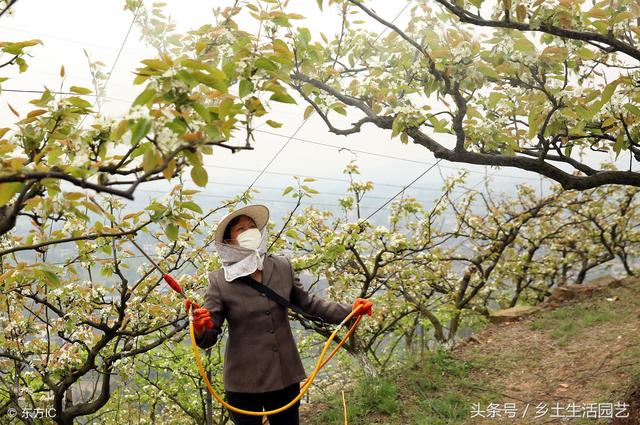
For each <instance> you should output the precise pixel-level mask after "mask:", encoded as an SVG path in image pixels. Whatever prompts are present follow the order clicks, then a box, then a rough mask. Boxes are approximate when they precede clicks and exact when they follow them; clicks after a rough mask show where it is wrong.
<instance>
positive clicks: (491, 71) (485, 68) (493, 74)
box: [476, 63, 500, 79]
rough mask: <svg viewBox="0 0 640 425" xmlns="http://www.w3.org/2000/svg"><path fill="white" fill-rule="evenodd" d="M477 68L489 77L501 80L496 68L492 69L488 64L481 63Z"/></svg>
mask: <svg viewBox="0 0 640 425" xmlns="http://www.w3.org/2000/svg"><path fill="white" fill-rule="evenodd" d="M476 68H477V69H478V71H480V72H482V73H483V74H484V75H486V76H487V77H490V78H495V79H498V78H500V74H498V72H497V71H496V70H495V69H494V68H492V67H490V66H489V65H487V64H484V63H479V64H477V65H476Z"/></svg>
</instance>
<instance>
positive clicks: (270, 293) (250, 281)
mask: <svg viewBox="0 0 640 425" xmlns="http://www.w3.org/2000/svg"><path fill="white" fill-rule="evenodd" d="M237 280H239V281H240V282H243V283H245V284H247V285H249V286H250V287H252V288H253V289H255V290H256V291H258V292H260V293H263V294H265V295H266V296H267V297H269V298H270V299H272V300H273V301H275V302H277V303H278V304H280V305H281V306H282V307H284V308H285V309H289V308H290V309H291V310H293V311H295V312H296V313H298V314H299V315H301V316H302V317H304V318H305V319H309V320H311V321H313V322H320V323H325V321H324V319H323V318H322V317H318V316H314V315H312V314H309V313H306V312H304V311H303V310H302V309H301V308H300V307H299V306H297V305H295V304H292V303H290V302H289V301H287V300H286V299H284V298H283V297H281V296H280V294H278V293H277V292H275V291H274V290H273V289H271V288H269V287H268V286H266V285H263V284H262V283H260V282H258V281H257V280H255V279H254V278H252V277H251V276H241V277H239V278H237Z"/></svg>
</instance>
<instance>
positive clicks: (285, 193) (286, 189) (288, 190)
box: [282, 186, 293, 196]
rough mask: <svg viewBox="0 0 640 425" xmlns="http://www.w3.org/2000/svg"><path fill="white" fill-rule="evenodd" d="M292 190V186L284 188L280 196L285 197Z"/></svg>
mask: <svg viewBox="0 0 640 425" xmlns="http://www.w3.org/2000/svg"><path fill="white" fill-rule="evenodd" d="M292 190H293V186H287V187H285V188H284V191H283V192H282V196H286V195H287V194H288V193H289V192H291V191H292Z"/></svg>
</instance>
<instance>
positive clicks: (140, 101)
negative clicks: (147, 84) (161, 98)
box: [133, 88, 156, 106]
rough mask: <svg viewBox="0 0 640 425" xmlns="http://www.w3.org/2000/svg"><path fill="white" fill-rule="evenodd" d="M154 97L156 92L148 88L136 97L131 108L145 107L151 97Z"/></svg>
mask: <svg viewBox="0 0 640 425" xmlns="http://www.w3.org/2000/svg"><path fill="white" fill-rule="evenodd" d="M155 95H156V90H155V89H153V88H148V89H146V90H145V91H143V92H142V93H140V94H139V95H138V97H136V100H134V101H133V106H136V105H146V104H147V103H148V102H149V101H150V100H151V99H153V97H154V96H155Z"/></svg>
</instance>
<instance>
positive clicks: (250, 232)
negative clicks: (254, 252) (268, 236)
mask: <svg viewBox="0 0 640 425" xmlns="http://www.w3.org/2000/svg"><path fill="white" fill-rule="evenodd" d="M236 240H237V241H238V245H240V246H241V247H243V248H247V249H258V247H259V246H260V241H261V240H262V234H261V233H260V230H258V229H256V228H253V229H247V230H245V231H244V232H242V233H240V234H239V235H238V236H237V237H236Z"/></svg>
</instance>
